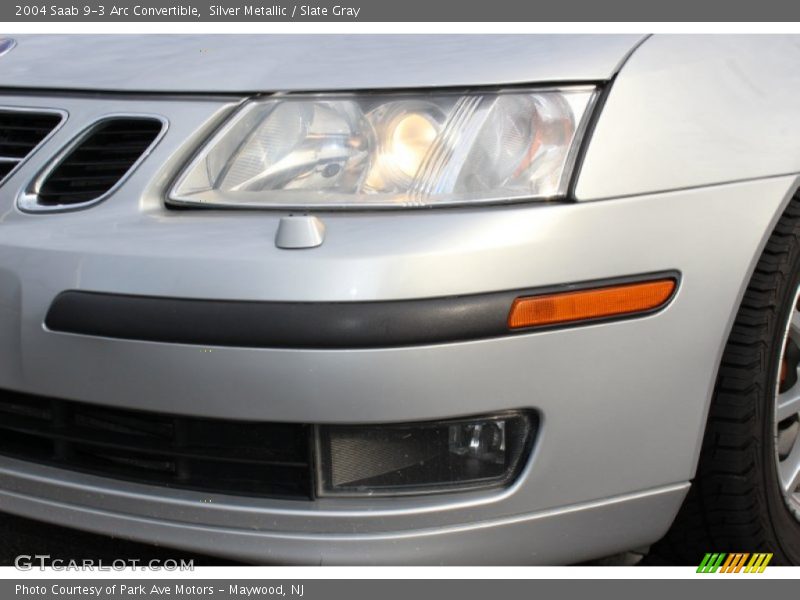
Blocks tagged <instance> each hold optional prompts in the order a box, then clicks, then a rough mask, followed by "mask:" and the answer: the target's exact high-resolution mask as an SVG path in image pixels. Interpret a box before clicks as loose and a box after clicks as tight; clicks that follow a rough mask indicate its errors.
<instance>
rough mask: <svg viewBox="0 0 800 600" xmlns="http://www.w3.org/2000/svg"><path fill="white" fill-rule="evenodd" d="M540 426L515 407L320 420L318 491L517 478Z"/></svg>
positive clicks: (449, 486)
mask: <svg viewBox="0 0 800 600" xmlns="http://www.w3.org/2000/svg"><path fill="white" fill-rule="evenodd" d="M535 426H536V420H535V416H534V415H533V414H531V413H523V412H514V413H507V414H503V415H497V416H487V417H479V418H474V419H463V420H461V419H460V420H454V421H440V422H430V423H404V424H390V425H353V426H343V425H342V426H340V425H330V426H321V427H319V428H318V430H317V455H318V460H319V470H320V473H319V482H318V488H319V490H318V493H319V495H321V496H325V495H339V494H344V495H350V496H353V495H373V494H393V495H394V494H409V493H421V492H443V491H448V490H457V489H475V488H485V487H495V486H499V485H503V484H506V483H509V482H511V481H512V480H513V479H514V478H515V477H516V475H517V474H518V473H519V471H520V469H521V468H522V466H523V464H524V459H525V457H526V455H527V450H529V448H530V442H531V440H532V436H533V434H534V429H535Z"/></svg>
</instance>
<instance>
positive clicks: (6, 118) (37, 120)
mask: <svg viewBox="0 0 800 600" xmlns="http://www.w3.org/2000/svg"><path fill="white" fill-rule="evenodd" d="M61 119H62V117H61V115H59V114H56V113H37V112H25V111H11V110H7V109H2V108H0V183H2V181H3V180H4V179H5V178H6V176H7V175H8V174H9V173H11V171H13V170H14V168H15V167H16V166H17V165H18V164H19V163H20V162H22V161H23V160H24V159H25V157H26V156H28V155H29V154H30V153H31V152H33V150H34V149H35V148H36V146H38V145H39V144H41V143H42V141H44V139H45V138H46V137H47V136H48V135H50V132H52V131H53V129H55V128H56V126H57V125H58V124H59V123H60V122H61Z"/></svg>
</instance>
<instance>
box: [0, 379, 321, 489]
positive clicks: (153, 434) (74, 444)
mask: <svg viewBox="0 0 800 600" xmlns="http://www.w3.org/2000/svg"><path fill="white" fill-rule="evenodd" d="M310 438H311V428H310V427H309V426H307V425H301V424H281V423H265V422H247V421H231V420H223V419H205V418H198V417H182V416H175V415H168V414H164V413H153V412H145V411H137V410H127V409H116V408H108V407H102V406H94V405H89V404H84V403H81V402H72V401H66V400H57V399H51V398H45V397H40V396H32V395H28V394H22V393H17V392H10V391H5V390H0V454H3V455H7V456H11V457H14V458H19V459H23V460H29V461H33V462H39V463H44V464H48V465H53V466H57V467H60V468H65V469H71V470H76V471H81V472H86V473H91V474H94V475H98V476H103V477H112V478H117V479H124V480H130V481H137V482H142V483H147V484H151V485H161V486H168V487H179V488H186V489H195V490H202V491H211V492H220V493H227V494H245V495H259V496H264V497H280V498H298V499H309V498H311V495H312V479H313V477H312V466H311V464H310V459H309V454H310V444H311V441H310Z"/></svg>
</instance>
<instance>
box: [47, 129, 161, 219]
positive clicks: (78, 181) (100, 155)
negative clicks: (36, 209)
mask: <svg viewBox="0 0 800 600" xmlns="http://www.w3.org/2000/svg"><path fill="white" fill-rule="evenodd" d="M162 128H163V124H162V123H161V121H159V120H157V119H148V118H124V119H123V118H118V119H108V120H106V121H103V122H101V123H99V124H98V125H96V126H95V127H94V128H92V130H91V131H90V132H89V134H88V135H86V136H85V137H84V138H83V140H81V142H80V143H79V144H78V145H77V146H76V147H75V148H74V149H73V150H72V151H71V152H70V153H69V154H68V155H67V156H66V157H64V158H63V159H62V160H61V162H59V164H58V165H57V166H56V168H55V169H53V170H52V171H51V172H50V173H49V174H48V175H47V177H46V178H45V180H44V181H43V182H41V184H40V185H39V188H38V190H37V195H38V201H39V204H42V205H45V206H56V205H70V204H80V203H83V202H89V201H92V200H96V199H97V198H100V197H101V196H103V195H104V194H106V193H107V192H108V191H109V190H111V188H113V187H114V186H115V185H116V184H117V182H119V181H120V180H121V179H122V178H123V177H124V176H125V174H126V173H128V171H130V170H131V168H132V167H133V166H134V165H135V164H136V162H137V161H138V160H139V159H140V158H141V157H142V155H143V154H144V153H145V152H147V150H148V149H149V148H150V146H151V145H152V144H153V142H154V141H155V140H156V138H157V137H158V134H159V133H160V132H161V129H162Z"/></svg>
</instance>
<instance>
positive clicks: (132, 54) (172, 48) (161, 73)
mask: <svg viewBox="0 0 800 600" xmlns="http://www.w3.org/2000/svg"><path fill="white" fill-rule="evenodd" d="M14 38H15V39H16V41H17V46H16V47H15V48H13V49H12V50H11V51H10V52H8V53H7V54H5V55H3V56H0V87H4V88H38V89H41V88H48V89H69V90H87V91H99V90H104V91H126V92H159V93H161V92H176V93H195V92H209V93H243V92H244V93H252V92H278V91H301V90H303V91H324V90H356V89H382V88H426V87H434V86H478V85H507V84H520V83H542V82H554V83H555V82H569V81H601V80H606V79H608V78H610V77H611V76H612V75H613V74H614V73H615V72H616V70H617V69H618V67H619V66H620V64H621V63H622V62H623V61H624V59H625V57H626V56H627V55H628V54H629V53H630V52H631V51H632V50H633V48H635V47H636V45H637V44H638V43H639V42H640V41H641V39H642V36H639V35H208V36H197V35H113V36H111V35H92V36H83V35H81V36H78V35H31V36H14Z"/></svg>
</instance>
